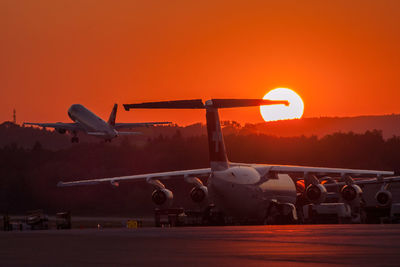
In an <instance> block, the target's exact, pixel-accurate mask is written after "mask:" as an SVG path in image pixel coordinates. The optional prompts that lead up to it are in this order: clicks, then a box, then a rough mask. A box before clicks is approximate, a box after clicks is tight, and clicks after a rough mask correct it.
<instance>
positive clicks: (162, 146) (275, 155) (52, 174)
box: [0, 130, 400, 216]
mask: <svg viewBox="0 0 400 267" xmlns="http://www.w3.org/2000/svg"><path fill="white" fill-rule="evenodd" d="M225 144H226V147H227V153H228V158H229V159H230V161H232V162H248V163H267V164H293V165H308V166H320V167H340V168H357V169H377V170H395V171H397V170H400V137H398V136H393V137H392V138H389V139H384V138H383V136H382V132H380V131H377V130H374V131H367V132H365V133H363V134H355V133H352V132H349V133H340V132H338V133H334V134H331V135H326V136H324V137H322V138H317V137H316V136H311V137H305V136H299V137H276V136H269V135H264V134H248V135H245V134H227V135H226V136H225ZM204 167H208V145H207V137H206V135H204V134H201V135H198V136H189V137H185V136H183V135H182V134H181V132H180V131H179V130H177V131H176V132H175V133H174V134H173V135H169V136H164V135H162V134H160V135H159V136H155V137H149V138H147V140H145V141H144V142H142V143H141V144H140V145H139V144H135V143H133V142H131V141H130V139H128V138H121V139H120V141H119V143H118V144H107V143H80V144H76V145H74V146H69V147H67V148H64V149H58V150H50V149H47V148H44V147H43V145H42V144H41V143H40V142H36V143H34V145H33V146H32V147H30V148H24V147H22V146H20V145H19V144H18V142H14V143H11V144H7V145H4V146H3V147H1V148H0V213H4V212H9V213H24V212H25V211H27V210H30V209H37V208H42V209H44V210H46V211H47V212H49V213H54V212H57V211H60V210H72V211H73V213H74V214H85V215H96V214H98V215H100V214H102V215H103V214H110V215H121V216H122V215H132V214H142V213H151V212H152V207H153V206H152V203H151V192H152V190H153V189H152V188H151V186H150V185H147V184H146V183H137V182H126V183H121V185H120V187H118V188H116V189H115V188H113V187H112V186H111V185H110V184H102V185H94V186H81V187H68V188H58V187H57V182H58V181H60V180H63V181H70V180H77V179H91V178H102V177H114V176H123V175H132V174H140V173H148V172H161V171H171V170H183V169H192V168H204ZM165 184H166V185H167V187H168V188H171V189H172V191H173V192H174V197H175V203H176V204H177V205H191V202H190V199H189V191H190V189H191V185H189V184H187V183H185V182H183V181H168V182H165Z"/></svg>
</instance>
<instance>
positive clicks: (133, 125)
mask: <svg viewBox="0 0 400 267" xmlns="http://www.w3.org/2000/svg"><path fill="white" fill-rule="evenodd" d="M168 124H171V122H170V121H161V122H137V123H115V126H114V128H115V129H116V130H118V129H131V128H138V127H149V126H155V125H168Z"/></svg>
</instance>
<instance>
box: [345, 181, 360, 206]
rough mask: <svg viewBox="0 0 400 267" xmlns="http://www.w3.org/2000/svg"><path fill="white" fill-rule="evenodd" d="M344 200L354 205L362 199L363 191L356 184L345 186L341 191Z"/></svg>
mask: <svg viewBox="0 0 400 267" xmlns="http://www.w3.org/2000/svg"><path fill="white" fill-rule="evenodd" d="M340 194H341V196H342V199H343V200H344V201H345V202H347V203H352V202H354V201H357V200H359V199H360V197H361V194H362V189H361V188H360V187H359V186H358V185H355V184H350V185H345V186H343V187H342V190H341V191H340Z"/></svg>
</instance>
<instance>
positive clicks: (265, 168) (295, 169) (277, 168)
mask: <svg viewBox="0 0 400 267" xmlns="http://www.w3.org/2000/svg"><path fill="white" fill-rule="evenodd" d="M235 165H236V166H252V167H254V168H255V169H256V170H258V171H259V172H260V173H267V172H269V171H272V172H279V173H299V174H305V173H307V174H314V175H329V174H330V175H333V174H336V175H340V176H343V175H350V176H351V175H353V176H361V175H367V176H371V175H375V176H388V175H393V174H394V172H392V171H378V170H358V169H342V168H325V167H305V166H304V167H303V166H291V165H267V164H242V163H232V164H231V166H235Z"/></svg>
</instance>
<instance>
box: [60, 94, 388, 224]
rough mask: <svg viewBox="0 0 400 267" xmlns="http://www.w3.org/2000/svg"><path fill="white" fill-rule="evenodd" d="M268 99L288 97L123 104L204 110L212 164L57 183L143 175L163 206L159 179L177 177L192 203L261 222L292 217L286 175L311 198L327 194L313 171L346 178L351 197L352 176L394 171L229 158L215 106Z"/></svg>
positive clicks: (166, 196) (164, 192) (166, 199)
mask: <svg viewBox="0 0 400 267" xmlns="http://www.w3.org/2000/svg"><path fill="white" fill-rule="evenodd" d="M271 104H286V105H287V104H288V102H287V101H271V100H258V99H212V100H208V101H206V102H205V104H203V102H202V101H201V100H200V99H197V100H178V101H164V102H148V103H141V104H126V105H124V107H125V109H126V110H129V109H131V108H150V109H205V110H206V121H207V134H208V145H209V157H210V168H205V169H194V170H182V171H170V172H161V173H149V174H141V175H131V176H123V177H113V178H102V179H92V180H81V181H72V182H59V184H58V186H75V185H92V184H98V183H102V182H110V183H111V184H112V185H113V186H118V185H119V183H120V182H122V181H128V180H136V181H137V180H142V181H147V182H148V183H149V184H151V185H153V186H154V187H155V190H154V191H153V194H152V199H153V202H154V203H155V204H157V205H159V206H161V207H167V206H168V205H170V204H171V202H172V200H173V193H172V192H171V191H170V190H168V189H167V188H165V186H164V184H163V183H162V182H161V181H160V180H165V179H179V178H180V179H183V180H184V181H186V182H188V183H191V184H193V186H194V187H193V189H192V190H191V192H190V196H191V199H192V200H193V201H194V202H197V203H201V202H205V201H209V202H211V203H213V204H215V205H216V207H217V208H218V209H219V210H220V211H222V212H224V214H226V215H227V216H230V217H234V218H237V219H240V220H253V221H254V220H257V221H265V220H270V219H271V218H277V215H279V216H280V217H282V216H287V218H290V219H291V220H292V219H295V218H296V209H295V206H294V204H295V203H296V197H297V192H296V185H295V182H294V180H293V179H292V178H291V177H290V176H289V174H296V175H302V176H304V177H305V181H306V186H307V187H306V191H305V194H306V197H307V198H308V199H309V200H310V201H311V202H314V203H318V202H319V203H321V202H323V201H324V200H323V198H324V196H325V195H326V188H325V187H324V186H323V185H321V184H320V183H319V180H318V179H317V178H316V177H315V175H327V174H330V175H337V176H341V177H343V178H345V179H344V180H345V181H346V185H345V186H343V188H342V195H343V196H345V197H347V199H349V200H353V199H355V198H356V197H358V196H359V194H361V189H360V187H359V186H358V185H356V184H355V183H354V181H353V180H352V179H351V177H350V175H352V176H356V175H374V176H378V177H382V176H384V175H392V174H393V172H388V171H373V170H354V169H338V168H319V167H301V166H282V165H261V164H247V163H231V162H229V161H228V158H227V154H226V150H225V145H224V139H223V135H222V131H221V124H220V119H219V114H218V109H220V108H233V107H248V106H260V105H271ZM199 177H208V181H207V185H203V183H202V181H201V180H200V179H199Z"/></svg>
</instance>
